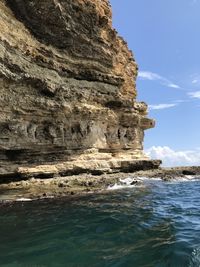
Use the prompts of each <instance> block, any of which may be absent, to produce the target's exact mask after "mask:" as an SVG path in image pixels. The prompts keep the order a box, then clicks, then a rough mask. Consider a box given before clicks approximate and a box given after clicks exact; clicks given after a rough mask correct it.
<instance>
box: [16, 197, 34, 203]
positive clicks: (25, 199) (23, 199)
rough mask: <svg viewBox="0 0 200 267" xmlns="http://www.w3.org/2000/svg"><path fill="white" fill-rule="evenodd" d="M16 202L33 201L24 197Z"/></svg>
mask: <svg viewBox="0 0 200 267" xmlns="http://www.w3.org/2000/svg"><path fill="white" fill-rule="evenodd" d="M16 201H19V202H20V201H32V199H31V198H24V197H21V198H17V199H16Z"/></svg>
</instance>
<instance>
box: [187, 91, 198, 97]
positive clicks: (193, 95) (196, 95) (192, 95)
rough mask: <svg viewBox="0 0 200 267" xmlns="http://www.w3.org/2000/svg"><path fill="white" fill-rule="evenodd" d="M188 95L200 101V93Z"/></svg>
mask: <svg viewBox="0 0 200 267" xmlns="http://www.w3.org/2000/svg"><path fill="white" fill-rule="evenodd" d="M188 95H189V96H190V97H191V98H198V99H200V91H196V92H190V93H188Z"/></svg>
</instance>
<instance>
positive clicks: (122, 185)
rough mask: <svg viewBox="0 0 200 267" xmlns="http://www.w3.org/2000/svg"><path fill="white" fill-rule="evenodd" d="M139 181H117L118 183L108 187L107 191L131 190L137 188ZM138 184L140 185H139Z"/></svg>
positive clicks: (131, 179) (133, 179)
mask: <svg viewBox="0 0 200 267" xmlns="http://www.w3.org/2000/svg"><path fill="white" fill-rule="evenodd" d="M138 182H139V179H135V178H131V177H128V178H126V179H119V182H118V183H116V184H114V185H110V186H108V188H107V189H108V190H118V189H123V188H132V187H135V186H138ZM139 184H140V183H139Z"/></svg>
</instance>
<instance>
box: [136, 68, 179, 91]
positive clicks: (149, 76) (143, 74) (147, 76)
mask: <svg viewBox="0 0 200 267" xmlns="http://www.w3.org/2000/svg"><path fill="white" fill-rule="evenodd" d="M138 78H139V79H142V80H149V81H159V82H160V83H161V84H162V85H164V86H167V87H169V88H174V89H180V86H179V85H178V84H175V83H173V82H171V81H170V80H168V79H167V78H165V77H163V76H161V75H159V74H157V73H154V72H151V71H139V73H138Z"/></svg>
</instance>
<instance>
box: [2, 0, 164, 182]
mask: <svg viewBox="0 0 200 267" xmlns="http://www.w3.org/2000/svg"><path fill="white" fill-rule="evenodd" d="M0 29H1V31H0V108H1V112H0V175H1V176H5V175H7V176H12V175H13V174H15V175H16V174H18V175H19V176H23V175H24V176H29V175H30V174H31V175H33V176H34V175H44V176H45V175H46V176H47V177H48V176H49V177H51V176H53V175H55V174H56V175H61V176H62V175H63V176H64V175H67V174H71V173H80V172H87V171H90V172H93V171H94V172H104V171H107V172H112V171H114V170H117V171H120V170H121V171H128V170H135V169H143V168H152V167H153V168H154V167H155V168H156V167H158V165H159V163H160V162H158V161H156V162H154V161H150V160H148V158H147V157H146V156H145V155H144V153H143V137H144V130H146V129H148V128H152V127H154V121H153V120H151V119H148V118H147V117H146V115H147V105H146V104H145V103H138V102H136V86H135V80H136V76H137V65H136V62H135V60H134V58H133V55H132V53H131V52H130V51H129V50H128V47H127V45H126V43H125V41H124V40H123V39H122V38H120V37H118V35H117V33H116V31H115V30H114V29H113V28H112V19H111V8H110V5H109V3H108V1H107V0H101V1H99V0H1V1H0ZM38 165H40V166H38Z"/></svg>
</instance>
